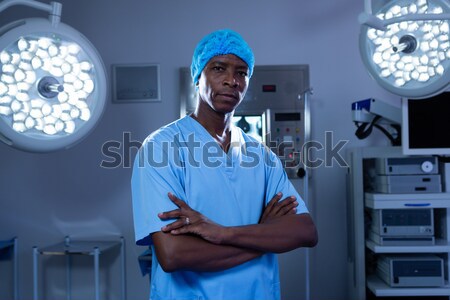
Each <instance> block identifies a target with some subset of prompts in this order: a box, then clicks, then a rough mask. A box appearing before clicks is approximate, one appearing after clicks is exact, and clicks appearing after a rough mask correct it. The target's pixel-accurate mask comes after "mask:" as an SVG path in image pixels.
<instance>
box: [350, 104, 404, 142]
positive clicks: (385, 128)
mask: <svg viewBox="0 0 450 300" xmlns="http://www.w3.org/2000/svg"><path fill="white" fill-rule="evenodd" d="M352 119H353V121H354V122H355V125H356V126H357V130H356V132H355V135H356V136H357V137H358V138H359V139H365V138H366V137H368V136H369V135H370V134H371V133H372V129H373V127H375V128H377V129H379V130H380V131H381V132H383V133H384V134H385V135H386V136H387V137H388V138H389V140H390V141H391V143H392V145H393V146H398V145H400V141H401V136H400V134H401V130H400V129H401V128H400V124H401V123H402V114H401V109H400V108H399V107H395V106H393V105H390V104H387V103H385V102H382V101H379V100H376V99H373V98H369V99H364V100H360V101H356V102H353V103H352ZM392 129H393V132H390V131H392Z"/></svg>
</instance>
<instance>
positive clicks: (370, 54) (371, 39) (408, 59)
mask: <svg viewBox="0 0 450 300" xmlns="http://www.w3.org/2000/svg"><path fill="white" fill-rule="evenodd" d="M449 12H450V5H449V3H448V1H445V0H400V1H390V2H388V4H386V5H385V6H383V7H382V8H381V9H380V10H379V11H378V12H376V13H374V14H375V16H376V17H377V18H379V19H380V20H382V21H389V20H390V19H394V18H399V20H401V22H396V23H393V24H390V25H387V26H386V30H379V29H376V28H373V27H370V26H368V25H363V26H362V30H361V33H360V38H359V48H360V53H361V57H362V60H363V62H364V64H365V66H366V68H367V69H368V71H369V73H370V74H371V76H372V77H373V78H374V79H375V80H376V81H377V82H378V83H379V84H380V85H381V86H382V87H383V88H385V89H386V90H388V91H390V92H392V93H394V94H397V95H400V96H402V97H408V98H411V99H418V98H426V97H430V96H432V95H435V94H437V93H439V92H441V91H443V90H444V89H446V88H447V87H448V86H449V83H450V39H449V21H448V20H446V19H442V20H414V17H413V16H414V15H416V16H418V15H419V14H444V13H445V14H448V13H449Z"/></svg>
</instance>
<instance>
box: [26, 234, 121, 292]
mask: <svg viewBox="0 0 450 300" xmlns="http://www.w3.org/2000/svg"><path fill="white" fill-rule="evenodd" d="M116 247H120V260H121V263H120V265H121V285H122V287H121V288H122V298H121V299H124V300H126V282H125V241H124V238H123V237H120V239H119V240H112V241H79V240H77V241H72V240H70V238H69V237H68V236H67V237H66V238H65V240H64V242H61V243H58V244H56V245H51V246H47V247H41V248H39V247H33V300H38V296H39V291H38V286H39V285H38V257H39V255H65V256H66V257H67V260H66V282H67V299H68V300H70V299H71V297H72V295H71V294H72V293H71V290H72V287H71V269H72V263H71V256H73V255H89V256H93V257H94V284H95V298H94V299H95V300H99V299H100V255H101V254H102V253H104V252H106V251H109V250H112V249H114V248H116Z"/></svg>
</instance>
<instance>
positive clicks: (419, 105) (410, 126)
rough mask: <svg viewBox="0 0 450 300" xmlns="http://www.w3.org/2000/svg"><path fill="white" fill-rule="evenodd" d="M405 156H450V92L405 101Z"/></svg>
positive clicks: (403, 132) (403, 143)
mask: <svg viewBox="0 0 450 300" xmlns="http://www.w3.org/2000/svg"><path fill="white" fill-rule="evenodd" d="M402 117H403V121H402V146H403V153H404V154H419V155H420V154H425V155H430V154H431V155H433V154H439V155H450V92H444V93H442V94H439V95H437V96H434V97H431V98H427V99H420V100H411V99H402Z"/></svg>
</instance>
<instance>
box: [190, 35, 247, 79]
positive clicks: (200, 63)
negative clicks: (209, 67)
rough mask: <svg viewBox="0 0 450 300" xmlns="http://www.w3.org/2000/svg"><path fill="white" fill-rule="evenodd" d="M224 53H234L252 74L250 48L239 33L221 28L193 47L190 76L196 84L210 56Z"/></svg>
mask: <svg viewBox="0 0 450 300" xmlns="http://www.w3.org/2000/svg"><path fill="white" fill-rule="evenodd" d="M225 54H234V55H236V56H238V57H239V58H240V59H242V60H243V61H244V62H245V63H246V64H247V66H248V69H249V74H248V76H249V77H251V76H252V74H253V66H254V65H255V57H254V56H253V52H252V49H250V47H249V46H248V44H247V43H246V42H245V41H244V39H243V38H242V37H241V36H240V35H239V33H237V32H235V31H232V30H229V29H223V30H217V31H214V32H212V33H210V34H208V35H207V36H205V37H204V38H203V39H202V40H201V41H200V42H199V43H198V45H197V47H196V48H195V51H194V55H193V57H192V64H191V76H192V80H193V82H194V84H197V82H198V78H199V77H200V74H201V73H202V71H203V68H204V67H205V66H206V64H207V63H208V62H209V60H210V59H211V58H213V57H214V56H217V55H225Z"/></svg>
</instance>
